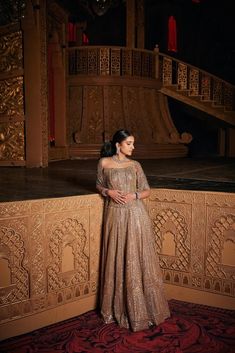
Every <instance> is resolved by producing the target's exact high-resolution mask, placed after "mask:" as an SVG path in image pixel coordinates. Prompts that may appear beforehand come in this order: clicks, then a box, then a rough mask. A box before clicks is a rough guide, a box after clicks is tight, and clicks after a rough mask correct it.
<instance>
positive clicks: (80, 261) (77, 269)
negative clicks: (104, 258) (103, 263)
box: [47, 218, 89, 292]
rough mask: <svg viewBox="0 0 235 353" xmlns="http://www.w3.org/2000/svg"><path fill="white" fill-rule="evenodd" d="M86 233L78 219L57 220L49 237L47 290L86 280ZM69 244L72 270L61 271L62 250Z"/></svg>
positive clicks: (87, 272)
mask: <svg viewBox="0 0 235 353" xmlns="http://www.w3.org/2000/svg"><path fill="white" fill-rule="evenodd" d="M86 243H87V234H86V231H85V229H84V228H83V225H82V224H81V223H79V222H78V220H76V219H73V218H67V219H65V220H63V221H62V222H57V223H56V225H55V226H54V228H53V230H52V232H51V237H50V244H49V248H50V254H51V261H50V265H49V266H48V270H47V273H48V291H49V292H51V291H54V290H59V289H63V288H65V287H69V286H71V285H75V284H79V283H84V282H87V281H88V276H89V268H88V256H87V254H86V251H85V247H86ZM66 245H69V246H70V247H71V248H72V253H73V256H74V271H69V273H68V274H67V275H66V273H65V275H66V276H63V273H62V251H63V248H64V247H65V246H66Z"/></svg>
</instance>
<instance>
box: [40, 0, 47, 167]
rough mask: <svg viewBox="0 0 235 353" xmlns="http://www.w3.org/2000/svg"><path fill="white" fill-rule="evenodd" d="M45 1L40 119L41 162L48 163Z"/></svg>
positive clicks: (42, 16) (43, 1) (44, 9)
mask: <svg viewBox="0 0 235 353" xmlns="http://www.w3.org/2000/svg"><path fill="white" fill-rule="evenodd" d="M46 10H47V7H46V1H45V0H42V1H41V2H40V12H39V14H40V18H39V21H40V48H39V50H40V54H41V55H40V70H41V71H40V78H41V91H40V92H41V119H42V132H41V133H42V141H43V142H42V160H43V161H42V164H43V166H47V165H48V143H49V142H48V141H49V137H48V77H47V76H48V72H47V16H46Z"/></svg>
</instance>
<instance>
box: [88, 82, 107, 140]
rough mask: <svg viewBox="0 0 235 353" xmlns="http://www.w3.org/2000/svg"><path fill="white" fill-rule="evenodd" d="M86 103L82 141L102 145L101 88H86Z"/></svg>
mask: <svg viewBox="0 0 235 353" xmlns="http://www.w3.org/2000/svg"><path fill="white" fill-rule="evenodd" d="M86 91H87V102H86V109H87V115H86V120H87V121H86V128H85V133H84V139H85V138H86V141H84V142H88V143H102V142H103V131H104V120H103V119H104V118H103V109H104V108H103V87H102V86H87V87H86Z"/></svg>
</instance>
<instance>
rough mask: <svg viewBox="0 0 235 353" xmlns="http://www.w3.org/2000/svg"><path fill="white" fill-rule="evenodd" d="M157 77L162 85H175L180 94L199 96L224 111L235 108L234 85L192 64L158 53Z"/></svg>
mask: <svg viewBox="0 0 235 353" xmlns="http://www.w3.org/2000/svg"><path fill="white" fill-rule="evenodd" d="M158 60H159V78H160V79H161V81H162V83H163V86H175V88H176V89H177V90H178V92H181V93H182V94H183V93H184V92H187V95H188V96H191V97H200V98H201V100H202V101H205V102H211V103H212V104H213V105H214V106H215V107H216V106H217V107H219V106H221V107H222V106H223V107H224V109H225V110H226V111H232V110H234V109H235V87H234V86H233V85H232V84H230V83H228V82H226V81H224V80H222V79H220V78H219V77H217V76H214V75H212V74H209V73H208V72H206V71H204V70H201V69H199V68H197V67H195V66H193V65H190V64H187V63H185V62H183V61H181V60H177V59H175V58H172V57H170V56H168V55H165V54H162V53H159V57H158Z"/></svg>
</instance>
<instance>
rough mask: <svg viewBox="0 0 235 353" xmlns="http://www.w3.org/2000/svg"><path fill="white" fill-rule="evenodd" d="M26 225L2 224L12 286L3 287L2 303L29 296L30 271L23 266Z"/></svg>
mask: <svg viewBox="0 0 235 353" xmlns="http://www.w3.org/2000/svg"><path fill="white" fill-rule="evenodd" d="M24 232H25V229H24V225H23V224H22V223H19V222H13V224H12V226H9V225H8V226H2V227H1V229H0V247H1V248H2V249H5V257H6V258H7V259H8V261H9V267H10V270H11V284H12V286H10V287H6V288H4V287H3V288H2V291H1V295H0V304H1V305H4V304H12V303H14V302H17V301H20V300H24V299H28V298H29V279H28V271H27V270H26V269H25V268H24V266H23V260H24V257H25V248H24V242H23V239H22V233H24Z"/></svg>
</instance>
